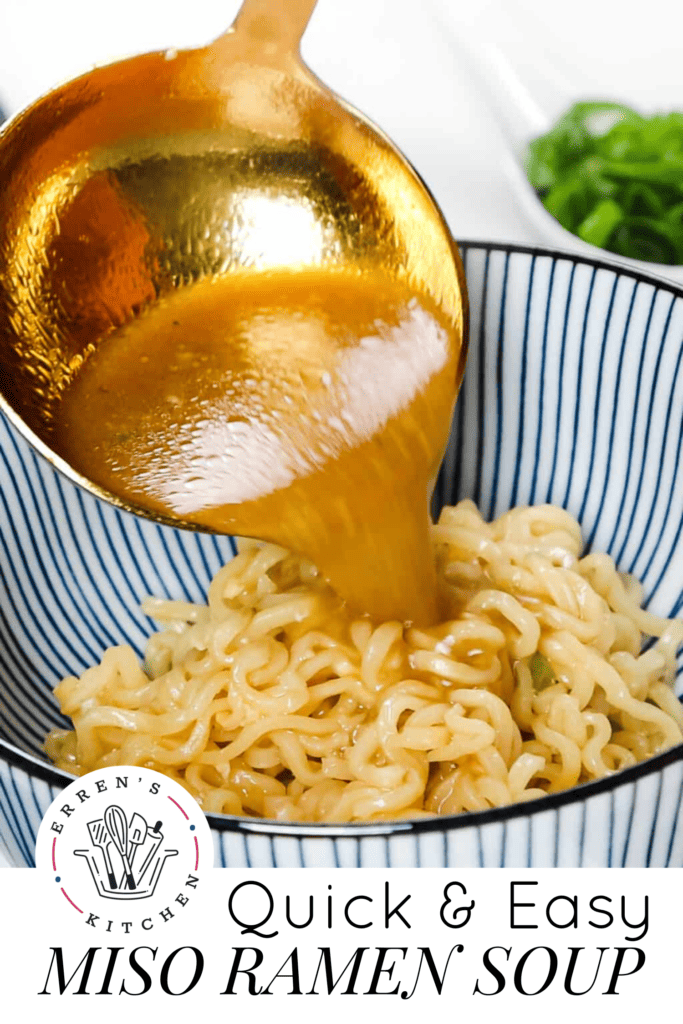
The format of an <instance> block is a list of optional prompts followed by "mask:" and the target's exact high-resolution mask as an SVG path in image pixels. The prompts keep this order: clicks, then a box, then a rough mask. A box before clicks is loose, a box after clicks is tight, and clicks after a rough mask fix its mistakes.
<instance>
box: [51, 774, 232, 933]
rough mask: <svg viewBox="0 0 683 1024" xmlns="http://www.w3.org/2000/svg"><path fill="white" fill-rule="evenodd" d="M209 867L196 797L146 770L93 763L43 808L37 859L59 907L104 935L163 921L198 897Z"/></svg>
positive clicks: (207, 832) (205, 834) (210, 859)
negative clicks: (95, 767)
mask: <svg viewBox="0 0 683 1024" xmlns="http://www.w3.org/2000/svg"><path fill="white" fill-rule="evenodd" d="M212 866H213V843H212V840H211V832H210V829H209V826H208V823H207V821H206V818H205V816H204V813H203V812H202V810H201V808H200V807H199V805H198V804H197V802H196V801H195V800H194V799H193V798H192V797H191V796H190V795H189V794H188V793H187V792H186V791H185V790H184V789H183V788H182V786H180V785H179V784H178V783H177V782H174V781H173V780H172V779H168V778H166V776H164V775H160V774H159V773H158V772H154V771H151V770H150V769H148V768H128V767H124V766H121V767H112V768H101V769H99V770H98V771H95V772H90V773H89V774H88V775H84V776H83V777H82V778H79V779H76V780H75V781H74V782H72V783H71V784H70V785H69V786H67V788H66V789H65V790H63V791H62V793H60V795H59V796H58V797H57V799H56V800H55V801H54V802H53V803H52V805H51V806H50V808H49V810H48V812H47V814H46V815H45V817H44V819H43V821H42V823H41V826H40V829H39V832H38V840H37V843H36V867H37V868H38V869H39V870H40V871H41V872H42V873H43V874H44V875H45V873H46V872H49V873H50V875H51V876H52V887H53V891H54V892H55V893H57V894H59V898H60V901H61V903H60V905H61V906H62V907H63V908H64V909H65V910H68V912H69V913H71V914H73V913H74V912H76V913H78V914H80V915H82V919H83V921H84V922H85V923H86V924H87V925H89V926H90V927H92V928H96V929H99V930H104V931H105V932H108V933H109V934H110V935H113V934H121V933H123V934H127V935H128V934H133V933H135V932H149V931H151V930H153V929H159V928H161V927H166V926H167V925H168V924H169V923H170V922H172V921H173V920H175V919H176V918H177V917H181V916H182V915H183V912H184V911H185V909H186V908H187V907H188V905H190V904H193V903H196V902H197V898H198V894H199V893H200V892H201V880H202V877H203V876H204V875H205V872H206V870H207V869H210V868H211V867H212Z"/></svg>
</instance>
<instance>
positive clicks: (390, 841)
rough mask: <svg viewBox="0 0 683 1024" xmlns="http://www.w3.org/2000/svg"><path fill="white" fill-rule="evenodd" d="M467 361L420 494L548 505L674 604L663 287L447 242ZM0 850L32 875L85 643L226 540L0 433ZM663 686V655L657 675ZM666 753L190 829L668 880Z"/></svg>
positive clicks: (682, 845)
mask: <svg viewBox="0 0 683 1024" xmlns="http://www.w3.org/2000/svg"><path fill="white" fill-rule="evenodd" d="M462 250H463V256H464V259H465V264H466V270H467V279H468V284H469V290H470V298H471V304H472V330H471V346H470V356H469V362H468V368H467V374H466V377H465V382H464V385H463V390H462V393H461V396H460V399H459V402H458V406H457V410H456V415H455V420H454V425H453V433H452V441H451V445H450V447H449V450H448V453H447V456H446V459H445V461H444V466H443V470H442V473H441V477H440V479H439V482H438V485H437V489H436V494H435V501H436V502H437V503H438V504H441V503H445V502H447V503H452V502H454V501H455V500H457V499H459V498H461V497H465V496H469V497H472V498H474V500H475V501H476V502H477V503H478V504H479V505H480V507H481V508H482V510H483V512H484V514H485V515H486V516H495V515H498V514H499V513H501V512H502V511H504V510H505V509H507V508H509V507H510V506H512V505H519V504H526V503H538V502H552V503H554V504H558V505H563V506H565V507H566V508H568V509H569V510H570V511H571V512H573V513H574V514H575V515H576V516H577V517H578V518H579V520H580V521H581V523H582V525H583V529H584V533H585V537H586V538H587V543H588V545H589V546H591V547H593V546H594V547H595V548H598V549H601V550H605V551H609V552H610V553H612V554H613V556H614V558H615V559H616V561H617V564H618V565H619V567H620V568H621V569H623V570H626V571H628V572H633V573H635V574H636V575H637V576H638V577H640V579H641V580H642V581H643V582H644V584H645V589H646V593H647V595H648V604H649V606H650V607H652V608H653V610H656V611H658V612H659V613H662V614H665V615H676V614H681V609H682V607H683V465H682V461H683V460H682V458H681V450H682V445H683V367H682V366H681V363H682V362H683V291H681V290H679V289H676V288H674V287H673V286H670V285H668V284H666V283H665V282H663V281H659V280H657V279H656V278H653V277H647V276H645V275H639V274H637V273H632V272H628V271H626V270H624V269H622V268H619V267H618V266H615V265H610V264H607V263H599V262H595V261H590V260H586V259H582V258H579V257H578V256H569V255H563V254H560V253H552V252H548V251H545V250H533V249H528V248H522V247H514V246H505V245H485V244H480V243H468V244H464V245H463V246H462ZM0 467H1V472H2V481H3V482H2V492H1V494H0V569H1V571H2V579H3V587H4V591H3V593H2V597H1V609H0V673H1V682H0V836H1V837H2V842H3V843H4V847H5V849H6V853H7V855H8V857H9V859H10V861H11V862H12V863H14V864H16V865H31V864H32V863H33V851H34V845H35V837H36V831H37V829H38V825H39V823H40V820H41V816H42V815H43V813H44V812H45V810H46V808H47V806H48V805H49V803H50V802H51V800H52V799H53V798H54V797H55V796H56V794H57V792H58V791H59V789H60V788H62V787H63V786H64V785H66V783H67V782H68V777H67V776H66V775H64V774H63V773H61V772H58V771H56V770H55V769H53V768H51V767H50V766H49V765H48V764H47V763H46V762H45V758H44V756H43V754H42V744H43V740H44V738H45V735H46V733H47V732H48V731H49V730H50V729H51V728H52V727H53V726H55V725H61V724H63V719H61V717H60V715H59V712H58V711H57V708H56V706H55V702H54V700H53V698H52V687H53V686H54V684H55V683H56V682H57V681H58V680H59V679H60V678H61V677H62V676H64V675H67V674H72V673H80V672H82V671H83V669H85V668H86V667H87V666H88V665H90V664H92V663H93V662H94V661H95V660H96V659H97V658H98V657H99V656H100V654H101V652H102V650H103V649H104V648H105V647H107V646H109V645H111V644H115V643H120V642H122V641H127V642H129V643H131V644H132V645H133V646H134V647H135V648H136V650H138V652H141V650H142V647H143V644H144V640H145V636H146V635H147V634H148V632H149V631H150V630H151V628H152V624H151V623H150V621H149V620H148V619H146V618H145V616H144V615H142V614H141V613H140V612H139V611H138V605H139V603H140V601H141V599H142V598H143V597H144V596H146V595H147V594H165V595H168V596H173V597H186V598H190V599H191V600H201V599H202V598H203V595H204V593H205V591H206V587H207V584H208V582H209V580H210V579H211V576H212V575H213V574H214V572H215V571H216V570H217V569H218V567H219V566H220V564H221V563H222V562H223V561H224V560H225V559H226V558H228V557H229V556H230V554H231V544H230V541H229V540H228V539H224V538H220V539H219V538H216V537H212V536H203V535H198V534H195V533H189V532H188V533H185V532H182V531H177V530H172V529H168V528H165V527H158V526H155V525H154V524H152V523H149V522H146V521H142V520H139V519H137V518H135V517H133V516H130V515H127V514H124V513H121V512H119V511H117V510H116V509H114V508H112V507H110V506H109V505H105V504H103V503H101V502H99V501H97V500H95V499H93V498H92V497H90V496H89V495H87V494H85V493H83V492H82V491H80V490H79V489H78V488H76V487H75V486H73V485H72V484H71V483H69V482H67V481H65V480H64V479H62V478H61V477H60V476H58V475H57V474H56V473H55V472H54V471H53V470H52V469H51V468H50V467H49V466H48V465H47V463H45V462H43V461H42V460H41V459H39V458H37V457H36V456H35V455H34V453H33V451H32V450H31V449H30V448H29V447H27V445H26V444H25V443H24V442H23V441H22V440H21V439H20V438H19V436H18V435H17V434H16V432H15V431H14V429H13V428H12V427H11V426H10V425H9V424H8V423H7V422H6V421H4V420H0ZM678 683H679V692H680V687H681V685H683V655H682V657H681V659H680V660H679V669H678ZM682 797H683V744H682V745H680V746H678V747H676V748H674V749H673V750H671V751H669V752H667V753H666V754H663V755H661V756H659V757H657V758H654V759H653V760H651V761H648V762H646V763H644V764H641V765H638V766H637V767H635V768H632V769H629V770H627V771H625V772H623V773H621V774H619V775H616V776H614V777H611V778H609V779H605V780H602V781H599V782H595V783H590V784H588V785H585V786H581V787H577V788H576V789H573V790H570V791H568V792H565V793H560V794H557V795H553V796H549V797H546V798H544V799H543V800H538V801H535V802H533V803H527V804H519V805H515V806H513V807H509V808H502V809H499V810H492V811H487V812H483V813H477V814H470V815H460V816H453V817H444V818H440V819H429V820H422V821H419V822H415V823H410V822H398V823H393V824H392V823H388V824H381V825H367V826H364V825H358V826H348V825H346V826H323V825H320V826H297V825H277V824H271V823H269V822H264V821H257V820H249V819H240V818H230V817H221V816H210V822H211V826H212V829H213V835H214V839H215V844H216V849H217V863H220V864H223V865H225V866H228V867H244V866H253V867H257V866H258V867H270V866H298V865H300V866H303V867H306V866H316V867H324V866H330V867H334V866H353V865H358V866H362V867H365V866H368V867H383V866H386V865H390V866H413V865H418V866H423V867H427V866H434V867H444V866H448V867H463V866H476V865H482V866H499V865H500V866H510V867H512V866H522V865H529V866H536V867H545V866H552V865H557V866H567V867H570V866H577V865H590V866H608V865H628V866H642V865H652V866H664V865H671V866H682V865H683V822H681V824H680V825H679V823H678V819H679V813H680V809H681V800H682Z"/></svg>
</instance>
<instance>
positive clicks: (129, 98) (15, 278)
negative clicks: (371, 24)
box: [0, 0, 467, 533]
mask: <svg viewBox="0 0 683 1024" xmlns="http://www.w3.org/2000/svg"><path fill="white" fill-rule="evenodd" d="M315 3H316V0H286V3H285V2H282V0H245V2H244V3H243V5H242V8H241V9H240V11H239V14H238V16H237V18H236V20H235V22H234V24H233V26H232V27H231V28H230V29H229V30H228V31H227V32H226V33H225V34H224V35H222V36H221V37H219V38H218V39H217V40H216V41H215V42H214V43H212V44H211V45H209V46H207V47H204V48H201V49H195V50H187V51H166V52H159V53H151V54H146V55H144V56H139V57H134V58H132V59H130V60H125V61H122V62H119V63H116V64H112V65H109V66H107V67H101V68H98V69H96V70H94V71H92V72H90V73H88V74H86V75H84V76H82V77H80V78H77V79H75V80H73V81H71V82H68V83H67V84H66V85H63V86H61V87H59V88H58V89H56V90H54V91H53V92H51V93H49V94H48V95H47V96H45V97H43V98H42V99H40V100H38V101H37V102H36V103H34V104H33V105H32V106H30V107H28V108H27V109H26V110H24V111H23V112H22V113H20V114H19V115H17V116H16V117H14V118H13V119H12V120H11V121H10V122H9V123H8V124H7V125H6V127H5V128H4V130H3V131H2V133H1V134H0V408H2V410H3V411H4V412H5V413H6V414H7V416H8V417H9V418H10V420H11V421H12V422H13V423H14V425H15V426H16V427H17V428H18V430H19V431H20V432H21V433H22V434H23V436H24V437H25V438H26V439H27V440H28V441H29V442H30V443H31V444H32V445H33V446H34V447H35V448H36V449H37V450H38V451H39V452H40V453H41V454H42V455H43V456H45V457H46V458H47V459H48V460H49V461H50V462H51V463H52V464H53V465H54V466H55V467H56V468H57V469H58V470H60V471H61V472H62V473H63V474H65V475H66V476H67V477H68V478H70V479H71V480H73V481H75V482H76V483H78V484H80V485H81V486H82V487H84V488H85V489H86V490H88V491H90V492H91V493H93V494H95V495H96V496H98V497H100V498H104V499H106V500H107V501H110V502H112V503H114V504H116V505H118V506H120V507H122V508H124V509H127V510H129V511H133V512H135V513H138V514H142V515H146V516H149V517H151V518H153V519H155V520H157V521H159V522H173V524H174V525H185V526H188V525H189V526H195V527H197V526H198V527H199V528H207V524H206V523H198V522H196V521H194V522H189V517H186V518H185V519H183V518H182V517H169V516H168V515H166V514H165V513H163V512H160V511H159V509H158V508H156V509H155V508H153V507H150V506H146V505H145V504H144V503H142V502H140V501H131V500H128V499H126V498H124V497H122V496H121V495H120V494H118V495H117V494H115V493H113V492H112V491H111V490H107V489H105V488H103V487H102V486H98V485H97V484H96V483H94V482H93V481H92V480H89V479H87V478H86V477H85V476H84V475H82V474H81V473H79V472H78V471H77V470H76V469H74V467H73V466H72V465H70V464H69V462H68V461H66V460H65V459H64V458H61V457H60V456H59V455H58V454H57V453H56V452H55V450H54V446H53V440H52V437H51V426H52V423H53V418H54V414H55V409H56V408H57V407H58V405H59V402H60V397H61V396H62V394H63V393H64V391H65V389H67V388H68V387H69V385H70V384H71V382H72V381H73V379H74V377H75V376H76V374H77V373H78V371H79V369H80V368H81V366H82V365H83V363H84V361H85V360H86V359H87V358H88V357H89V356H91V355H92V353H93V352H94V351H95V350H96V349H97V348H98V346H99V344H100V341H101V340H102V339H103V338H105V337H106V336H107V335H110V334H111V333H112V331H114V330H116V329H117V328H119V327H120V326H121V325H122V324H126V323H130V321H131V320H134V319H135V318H137V317H138V316H139V315H140V314H141V313H142V312H143V311H145V312H147V311H148V310H149V308H150V306H153V305H154V304H155V303H157V301H158V300H159V298H160V297H163V296H167V295H168V294H169V293H172V292H173V291H174V290H176V289H181V288H184V287H185V286H187V285H190V284H194V283H196V282H198V281H200V280H202V279H206V278H214V277H224V276H225V275H231V274H234V273H240V274H245V273H249V274H262V273H263V272H265V271H270V270H273V269H275V268H279V269H282V268H287V267H289V268H293V269H296V270H302V271H306V270H311V269H314V268H321V267H322V268H334V269H335V270H339V271H353V272H354V273H356V274H358V275H363V274H370V273H372V271H373V270H378V269H379V270H381V272H382V274H383V275H384V276H385V277H386V278H387V279H388V280H394V281H397V282H404V283H405V282H407V283H408V284H409V285H410V287H411V288H413V289H414V291H415V292H416V293H419V294H421V295H424V296H426V297H427V298H428V299H429V300H430V301H431V302H432V303H433V305H434V306H435V308H436V309H437V310H438V311H439V314H440V317H441V319H442V321H443V322H445V323H446V324H447V325H448V329H449V331H450V332H451V336H452V339H453V345H454V346H455V356H456V358H455V362H454V366H455V370H454V373H453V381H452V391H453V397H454V396H455V392H456V390H457V386H458V384H459V382H460V378H461V376H462V370H463V366H464V359H465V349H466V343H465V342H466V316H467V313H466V297H465V287H464V276H463V272H462V267H461V263H460V259H459V256H458V252H457V247H456V245H455V243H454V241H453V239H452V237H451V235H450V233H449V231H448V228H447V226H446V224H445V221H444V219H443V217H442V214H441V213H440V211H439V209H438V207H437V206H436V204H435V202H434V200H433V199H432V197H431V195H430V194H429V192H428V190H427V188H426V187H425V185H424V184H423V182H422V181H421V180H420V178H419V177H418V175H417V174H416V172H415V171H414V170H413V168H412V167H411V166H410V165H409V164H408V162H407V161H406V160H405V158H404V157H403V156H402V155H401V153H400V152H399V151H398V150H397V149H396V147H395V146H394V145H393V144H392V143H391V142H390V140H389V139H388V138H387V137H386V136H385V135H383V134H382V133H381V132H380V131H379V130H378V129H377V128H375V127H374V126H373V125H372V124H371V123H370V122H369V121H368V120H367V119H366V118H364V117H363V116H362V115H361V114H359V113H358V112H357V111H355V110H353V109H352V108H351V107H349V106H348V105H347V104H345V103H344V102H343V101H341V100H339V99H337V98H336V97H335V96H334V95H333V94H332V93H331V92H330V91H329V90H328V89H326V88H325V87H324V86H323V85H322V83H321V82H320V81H319V80H318V79H317V78H316V77H315V76H314V75H313V74H312V73H311V72H310V71H309V69H308V68H307V67H306V66H305V65H304V64H303V62H302V60H301V57H300V54H299V40H300V38H301V35H302V34H303V31H304V29H305V27H306V25H307V23H308V20H309V18H310V15H311V13H312V11H313V8H314V7H315ZM446 418H447V417H446ZM447 426H448V424H447V423H444V428H443V431H442V433H443V438H440V439H439V440H438V443H437V447H438V446H439V445H443V444H445V439H446V433H447ZM436 456H437V461H438V457H439V456H440V451H438V452H436ZM179 519H180V522H179ZM209 525H210V524H209ZM240 526H241V531H242V532H244V533H249V532H251V531H250V524H249V523H248V522H247V523H246V524H243V523H240Z"/></svg>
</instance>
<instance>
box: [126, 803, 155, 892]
mask: <svg viewBox="0 0 683 1024" xmlns="http://www.w3.org/2000/svg"><path fill="white" fill-rule="evenodd" d="M147 831H148V828H147V822H146V821H145V819H144V818H143V817H142V815H141V814H138V813H137V811H136V812H135V814H134V815H133V817H132V818H131V819H130V825H129V826H128V849H129V851H130V852H129V854H128V862H129V864H130V870H131V872H132V870H133V861H134V860H135V854H136V853H137V852H138V847H140V846H141V845H142V844H143V843H144V841H145V839H146V838H147ZM124 880H125V875H124V876H122V878H121V881H120V882H119V889H122V888H123V883H124ZM139 884H140V879H139V878H138V879H137V883H136V886H137V885H139Z"/></svg>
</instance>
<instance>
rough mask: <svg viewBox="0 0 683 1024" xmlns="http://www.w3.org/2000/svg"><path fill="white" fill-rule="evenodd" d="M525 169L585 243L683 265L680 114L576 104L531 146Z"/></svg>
mask: <svg viewBox="0 0 683 1024" xmlns="http://www.w3.org/2000/svg"><path fill="white" fill-rule="evenodd" d="M525 166H526V171H527V175H528V178H529V181H530V183H531V185H532V186H533V187H534V188H535V189H536V191H537V193H538V195H539V198H540V199H541V201H542V202H543V204H544V206H545V207H546V209H547V210H548V211H549V213H551V214H552V215H553V216H554V217H555V218H556V219H557V220H558V221H559V222H560V224H562V226H563V227H565V228H566V229H567V230H568V231H571V232H572V233H573V234H575V235H578V236H579V237H580V238H582V239H583V240H584V241H586V242H589V243H590V244H592V245H596V246H598V247H599V248H604V249H608V250H610V251H611V252H615V253H618V254H619V255H622V256H629V257H633V258H635V259H640V260H647V261H649V262H654V263H675V264H683V199H682V197H683V112H676V111H674V112H673V113H670V114H657V115H655V116H654V117H650V118H645V117H643V116H642V115H641V114H639V113H637V111H635V110H632V109H631V108H630V107H626V106H624V105H623V104H619V103H611V102H608V101H604V102H602V101H598V102H582V103H575V104H574V106H572V107H570V109H569V110H567V111H566V112H565V113H564V114H563V115H562V117H561V118H560V119H559V120H558V121H557V123H556V124H555V125H554V126H553V128H552V129H551V130H550V131H549V132H547V134H545V135H543V136H541V137H540V138H537V139H534V140H533V141H532V142H531V143H530V144H529V147H528V149H527V153H526V160H525Z"/></svg>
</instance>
